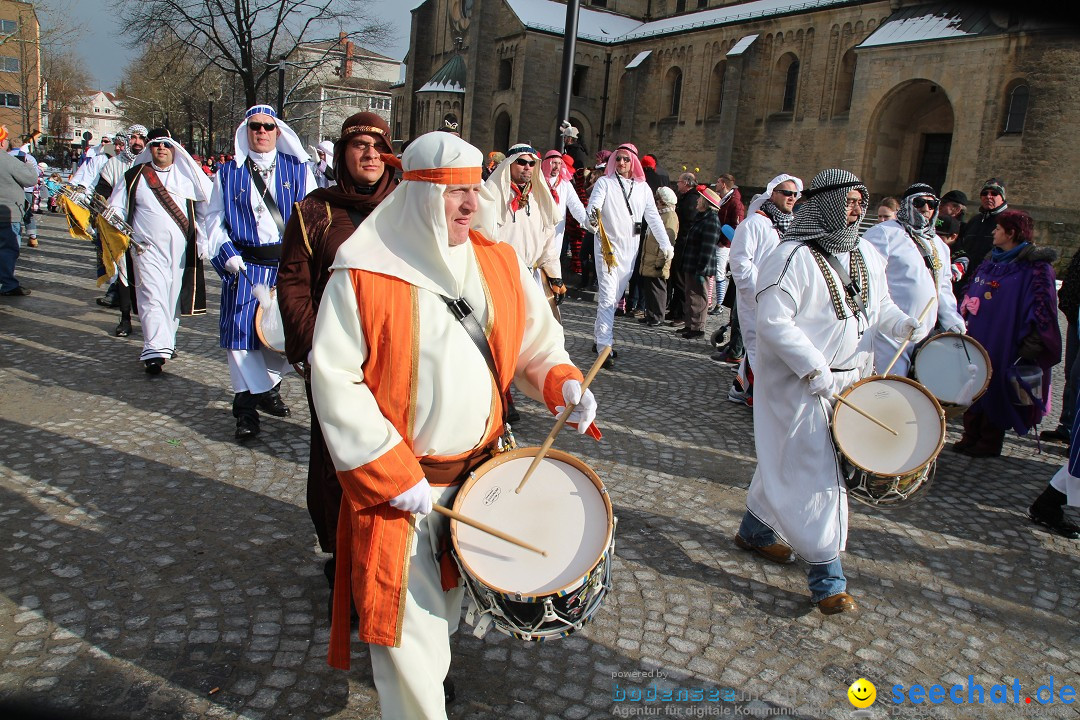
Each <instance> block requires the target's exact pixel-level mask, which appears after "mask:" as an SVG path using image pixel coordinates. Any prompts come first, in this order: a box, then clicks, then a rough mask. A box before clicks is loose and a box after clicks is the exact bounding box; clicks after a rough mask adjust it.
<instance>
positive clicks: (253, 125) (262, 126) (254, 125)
mask: <svg viewBox="0 0 1080 720" xmlns="http://www.w3.org/2000/svg"><path fill="white" fill-rule="evenodd" d="M248 130H254V131H255V132H258V131H259V130H265V131H266V132H270V131H272V130H277V125H276V124H275V123H261V122H249V123H248Z"/></svg>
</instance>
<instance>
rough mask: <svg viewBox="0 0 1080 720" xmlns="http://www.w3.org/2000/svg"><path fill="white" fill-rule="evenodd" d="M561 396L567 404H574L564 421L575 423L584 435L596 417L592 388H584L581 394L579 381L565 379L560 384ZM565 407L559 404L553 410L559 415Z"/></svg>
mask: <svg viewBox="0 0 1080 720" xmlns="http://www.w3.org/2000/svg"><path fill="white" fill-rule="evenodd" d="M562 396H563V402H565V403H567V405H569V404H571V403H573V404H574V410H573V412H571V413H570V417H568V418H566V422H571V423H577V431H578V432H579V433H580V434H582V435H584V434H585V431H586V430H588V429H589V426H590V425H592V423H593V420H595V419H596V398H594V397H593V394H592V390H586V391H585V394H584V395H582V394H581V383H580V382H578V381H577V380H567V381H566V382H564V383H563V386H562ZM565 409H566V405H559V406H557V407H556V408H555V412H557V413H559V414H560V415H561V414H562V411H563V410H565Z"/></svg>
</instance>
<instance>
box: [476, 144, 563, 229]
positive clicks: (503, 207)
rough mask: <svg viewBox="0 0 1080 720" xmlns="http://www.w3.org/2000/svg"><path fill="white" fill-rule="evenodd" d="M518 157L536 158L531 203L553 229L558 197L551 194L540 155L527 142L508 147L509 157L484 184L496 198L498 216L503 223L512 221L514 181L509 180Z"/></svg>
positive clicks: (530, 193) (545, 222)
mask: <svg viewBox="0 0 1080 720" xmlns="http://www.w3.org/2000/svg"><path fill="white" fill-rule="evenodd" d="M518 158H525V159H529V158H532V159H533V160H535V161H536V166H535V167H534V168H533V179H532V183H531V186H532V188H531V190H530V191H529V195H530V203H532V204H533V211H534V212H535V211H538V212H539V213H540V216H541V217H542V218H543V219H544V228H545V229H547V228H554V227H555V224H556V223H557V222H558V221H557V220H556V218H555V213H556V211H557V207H556V205H555V198H553V197H552V196H551V188H550V187H548V184H547V181H546V179H545V178H543V177H542V175H543V173H544V171H543V168H542V167H541V166H540V154H539V153H537V152H536V150H534V149H533V147H532V146H531V145H529V144H527V143H519V144H517V145H515V146H513V147H512V148H510V149H509V150H507V151H506V159H505V160H503V161H502V162H501V163H499V166H498V167H496V168H495V170H494V171H493V172H492V173H491V175H489V176H488V179H487V182H486V183H484V184H485V185H486V186H487V188H488V189H489V190H490V192H491V194H492V196H493V197H494V198H495V216H496V217H497V218H498V219H499V223H500V224H502V225H505V224H507V223H509V222H511V219H510V212H511V211H510V199H511V198H512V197H513V196H514V193H513V191H511V190H510V183H511V182H513V181H512V180H511V179H510V167H511V166H512V165H513V164H514V163H515V162H517V160H518ZM493 239H494V238H493Z"/></svg>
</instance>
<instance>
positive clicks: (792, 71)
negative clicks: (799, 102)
mask: <svg viewBox="0 0 1080 720" xmlns="http://www.w3.org/2000/svg"><path fill="white" fill-rule="evenodd" d="M798 89H799V61H798V60H792V61H791V64H790V65H788V67H787V71H786V73H785V75H784V101H783V104H782V105H781V106H780V109H781V110H782V111H784V112H793V111H794V110H795V94H796V92H797V91H798Z"/></svg>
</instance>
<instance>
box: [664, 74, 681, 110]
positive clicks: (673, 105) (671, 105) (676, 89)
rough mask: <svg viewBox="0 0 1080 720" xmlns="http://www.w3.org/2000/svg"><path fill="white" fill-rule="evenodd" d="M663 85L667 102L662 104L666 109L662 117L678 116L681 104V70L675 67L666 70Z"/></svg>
mask: <svg viewBox="0 0 1080 720" xmlns="http://www.w3.org/2000/svg"><path fill="white" fill-rule="evenodd" d="M664 87H665V88H666V90H667V98H666V99H667V102H665V103H664V106H663V109H664V110H665V111H666V112H665V115H663V117H678V115H679V107H680V106H681V105H682V70H680V69H679V68H677V67H673V68H671V69H670V70H668V72H667V79H666V80H665V82H664Z"/></svg>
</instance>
